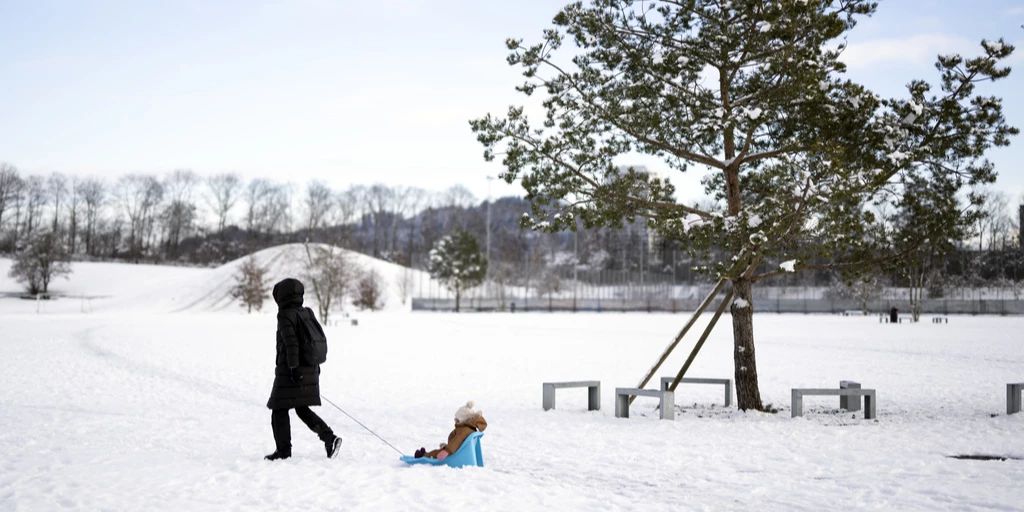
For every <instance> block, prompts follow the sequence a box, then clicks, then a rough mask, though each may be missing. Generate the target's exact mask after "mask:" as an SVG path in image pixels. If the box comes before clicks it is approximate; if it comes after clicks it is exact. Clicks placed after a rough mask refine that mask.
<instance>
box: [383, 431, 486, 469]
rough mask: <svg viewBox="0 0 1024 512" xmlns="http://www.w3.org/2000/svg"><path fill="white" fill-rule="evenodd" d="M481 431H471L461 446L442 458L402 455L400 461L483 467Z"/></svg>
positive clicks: (456, 466)
mask: <svg viewBox="0 0 1024 512" xmlns="http://www.w3.org/2000/svg"><path fill="white" fill-rule="evenodd" d="M483 436H484V433H483V432H473V433H472V434H470V435H469V437H467V438H466V440H465V441H463V442H462V446H460V447H459V449H458V450H456V452H455V453H453V454H451V455H449V456H447V457H445V458H444V460H441V461H439V460H437V459H431V458H430V457H420V458H418V459H417V458H416V457H412V456H409V455H402V457H401V459H402V462H404V463H406V464H429V465H431V466H450V467H453V468H461V467H463V466H479V467H484V454H483V452H482V451H481V450H480V438H481V437H483Z"/></svg>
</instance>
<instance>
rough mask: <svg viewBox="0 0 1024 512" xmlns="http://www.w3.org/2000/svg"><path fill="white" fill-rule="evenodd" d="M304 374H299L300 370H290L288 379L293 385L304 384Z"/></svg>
mask: <svg viewBox="0 0 1024 512" xmlns="http://www.w3.org/2000/svg"><path fill="white" fill-rule="evenodd" d="M302 378H303V377H302V374H301V373H299V369H298V368H290V369H288V379H289V380H291V381H292V384H298V383H300V382H302Z"/></svg>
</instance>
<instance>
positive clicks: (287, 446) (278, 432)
mask: <svg viewBox="0 0 1024 512" xmlns="http://www.w3.org/2000/svg"><path fill="white" fill-rule="evenodd" d="M270 427H271V428H272V429H273V430H274V444H275V445H277V451H278V453H287V454H289V455H290V454H291V453H292V428H291V425H290V422H289V420H288V409H274V410H273V411H271V413H270Z"/></svg>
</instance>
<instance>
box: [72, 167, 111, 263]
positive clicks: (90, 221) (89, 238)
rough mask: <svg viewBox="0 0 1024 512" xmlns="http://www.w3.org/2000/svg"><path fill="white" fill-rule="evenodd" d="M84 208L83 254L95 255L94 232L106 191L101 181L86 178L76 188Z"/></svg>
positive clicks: (105, 197)
mask: <svg viewBox="0 0 1024 512" xmlns="http://www.w3.org/2000/svg"><path fill="white" fill-rule="evenodd" d="M78 191H79V193H80V194H81V196H82V202H83V203H84V206H85V212H84V214H85V240H84V242H85V253H86V254H89V255H93V256H95V255H96V231H97V228H98V227H99V222H100V210H101V209H102V208H103V205H104V204H105V203H106V199H107V189H106V186H105V185H104V183H103V182H102V181H100V180H99V179H96V178H87V179H85V180H84V181H82V183H81V184H80V185H79V186H78Z"/></svg>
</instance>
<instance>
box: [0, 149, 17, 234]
mask: <svg viewBox="0 0 1024 512" xmlns="http://www.w3.org/2000/svg"><path fill="white" fill-rule="evenodd" d="M21 187H22V181H21V176H19V175H18V168H17V167H14V166H13V165H10V164H8V163H6V162H0V229H3V226H4V213H5V212H7V210H9V209H11V208H12V207H14V204H15V203H16V202H17V201H18V197H19V196H20V195H21Z"/></svg>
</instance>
